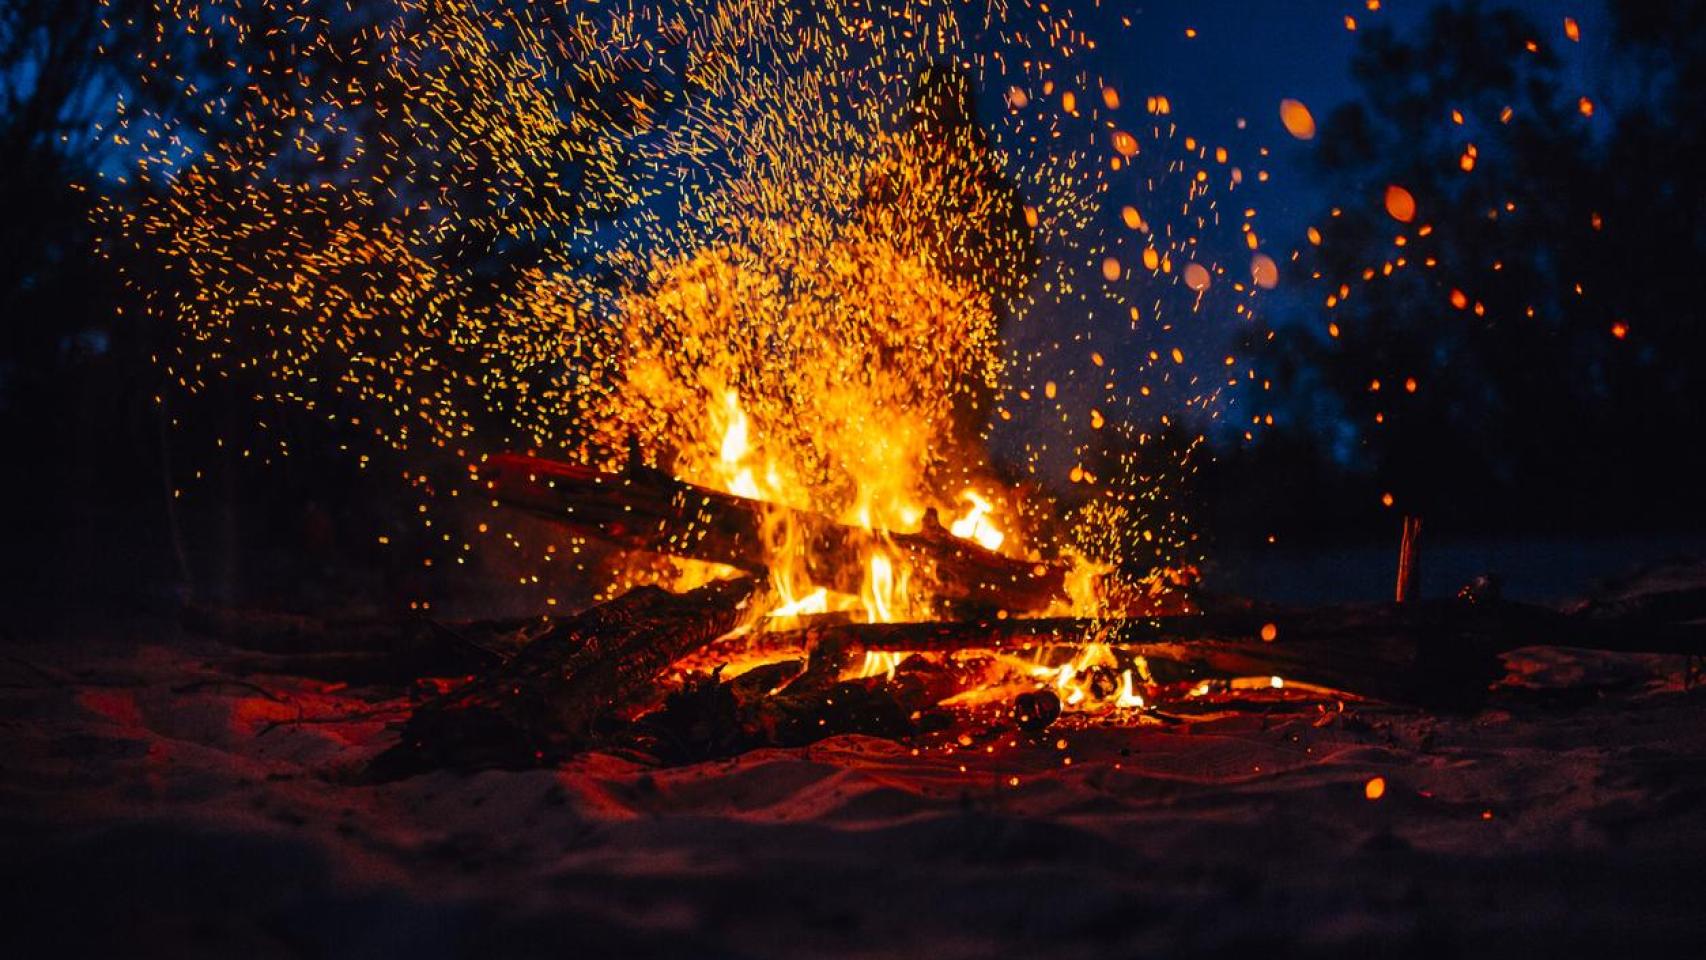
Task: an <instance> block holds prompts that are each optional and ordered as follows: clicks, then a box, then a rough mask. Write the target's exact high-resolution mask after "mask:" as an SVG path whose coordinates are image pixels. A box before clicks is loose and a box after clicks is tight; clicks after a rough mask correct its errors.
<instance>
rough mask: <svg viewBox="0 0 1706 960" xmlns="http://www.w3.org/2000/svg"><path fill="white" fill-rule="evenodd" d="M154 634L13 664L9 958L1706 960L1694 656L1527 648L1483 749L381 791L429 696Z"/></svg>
mask: <svg viewBox="0 0 1706 960" xmlns="http://www.w3.org/2000/svg"><path fill="white" fill-rule="evenodd" d="M129 633H130V635H128V636H123V637H120V638H118V639H114V640H112V641H109V642H107V643H104V644H99V645H97V644H89V643H79V644H76V645H74V646H73V645H66V644H64V643H57V644H46V643H29V642H17V643H12V644H8V645H6V646H4V647H3V648H0V730H3V743H0V748H3V749H0V888H3V889H0V896H3V902H4V903H5V905H6V908H7V911H8V912H11V913H12V914H13V918H12V919H10V920H8V921H6V922H5V923H4V925H3V927H0V954H3V955H6V956H37V955H47V954H49V953H51V954H53V955H58V956H99V955H112V956H172V957H187V956H210V957H244V958H251V960H258V958H266V957H290V956H354V957H360V956H376V957H378V956H408V957H414V958H431V957H454V956H479V957H488V956H552V957H598V956H613V957H615V956H620V957H653V956H656V957H887V956H918V957H932V958H957V957H995V956H1015V957H1044V956H1046V957H1060V958H1075V957H1087V958H1088V957H1094V958H1110V957H1146V956H1154V957H1185V956H1222V957H1234V956H1236V957H1256V956H1262V957H1273V956H1290V955H1311V956H1356V957H1369V956H1415V957H1422V956H1427V957H1440V956H1458V955H1486V956H1500V957H1518V956H1577V955H1582V956H1586V955H1593V956H1598V957H1622V956H1637V955H1644V954H1648V953H1658V952H1659V951H1661V950H1663V951H1664V952H1665V953H1666V955H1700V954H1699V953H1698V952H1697V951H1702V950H1706V941H1703V939H1702V935H1703V934H1706V910H1702V909H1701V907H1702V894H1701V890H1702V889H1706V888H1703V887H1702V885H1701V880H1702V879H1703V875H1706V767H1703V766H1702V764H1701V762H1700V760H1701V757H1702V755H1703V753H1706V694H1702V693H1700V692H1698V691H1689V690H1685V689H1684V688H1683V684H1682V679H1683V678H1682V670H1683V664H1682V663H1681V661H1680V659H1679V658H1675V657H1671V658H1662V657H1627V656H1622V657H1620V656H1611V655H1600V654H1588V653H1579V652H1564V651H1548V650H1530V651H1524V652H1522V653H1520V654H1518V655H1515V656H1514V657H1513V658H1512V660H1511V665H1512V677H1511V679H1510V680H1508V681H1507V684H1509V685H1510V689H1507V690H1504V691H1503V692H1501V693H1499V694H1497V695H1496V696H1495V697H1494V699H1493V701H1492V703H1491V704H1490V705H1489V706H1488V707H1487V708H1486V709H1484V710H1483V711H1481V712H1480V713H1478V714H1476V715H1473V716H1456V717H1438V716H1432V715H1427V714H1422V713H1416V712H1408V711H1398V710H1393V709H1389V708H1383V707H1376V706H1370V705H1365V706H1350V707H1348V708H1347V709H1345V710H1344V711H1343V712H1340V711H1338V710H1336V709H1332V708H1325V709H1324V708H1323V707H1321V706H1318V705H1313V704H1305V705H1298V704H1267V705H1260V706H1253V707H1248V708H1245V709H1242V710H1239V711H1235V712H1230V713H1223V714H1221V715H1218V716H1211V717H1202V718H1196V719H1192V720H1190V721H1188V722H1183V723H1176V724H1169V725H1150V726H1140V727H1135V728H1134V727H1124V728H1108V727H1090V728H1085V729H1055V730H1051V731H1048V733H1047V734H1046V735H1044V736H1042V737H1039V738H1035V739H1030V738H1026V739H1017V738H1015V736H1014V735H1013V734H1011V733H1008V734H1005V735H1001V736H996V737H987V736H985V737H972V738H968V739H970V740H971V745H970V746H962V745H960V743H959V742H958V740H957V739H947V740H946V741H932V742H930V743H925V744H920V745H901V744H896V743H892V742H887V741H881V740H874V739H867V738H851V737H844V738H837V739H833V740H828V741H825V742H823V743H820V744H818V745H816V746H814V747H811V748H809V749H802V750H773V751H760V752H756V753H751V754H748V755H746V756H743V757H740V758H738V759H735V760H730V761H726V762H713V763H705V764H700V765H696V766H689V767H679V768H673V769H662V768H653V767H648V766H646V765H644V764H642V763H639V762H636V761H633V760H629V759H622V758H618V757H611V756H588V757H584V758H582V759H580V760H578V761H576V762H575V763H573V764H572V765H569V766H567V767H564V768H562V769H556V770H536V771H529V772H498V771H493V772H485V773H480V774H476V775H467V776H463V775H453V774H448V773H445V774H434V775H429V776H421V777H416V778H414V779H410V780H405V781H402V782H397V783H392V784H386V785H381V786H367V785H358V784H356V783H355V782H354V781H353V778H352V777H351V773H352V771H354V770H356V769H358V768H359V767H360V765H361V763H362V762H363V761H364V760H365V759H367V758H368V757H371V756H372V755H373V754H374V753H376V752H377V751H378V750H380V749H382V748H384V747H385V746H387V745H389V744H390V743H392V742H394V740H395V737H396V734H395V732H394V730H391V729H389V728H388V726H387V722H386V721H387V719H388V718H394V717H395V716H396V715H397V714H396V708H397V707H398V705H399V704H398V701H397V700H396V699H395V694H394V692H392V693H382V692H380V691H377V690H362V689H350V688H342V689H339V688H335V687H331V686H327V685H324V684H317V683H313V682H309V681H304V680H301V679H288V678H279V677H249V678H247V681H248V682H244V681H238V680H235V679H233V677H232V676H231V675H230V674H229V673H227V672H225V671H224V670H222V669H221V665H222V664H228V663H229V661H230V659H231V657H232V656H233V652H232V651H230V650H228V649H226V648H223V647H220V646H217V645H214V644H211V643H210V642H208V641H198V640H194V639H190V638H184V637H181V636H178V635H176V632H175V631H173V630H170V629H168V628H165V627H147V626H135V627H132V628H131V629H130V632H129ZM251 683H252V684H254V685H250V684H251ZM386 697H391V698H392V699H389V700H387V699H386ZM368 714H372V716H366V715H368ZM351 716H354V717H355V719H343V720H338V721H336V722H298V721H301V720H304V719H307V720H324V719H325V718H328V717H345V718H349V717H351ZM281 721H287V722H284V723H281ZM1069 761H1070V762H1069ZM1374 777H1381V778H1384V781H1385V785H1386V790H1385V794H1384V796H1382V797H1381V798H1379V799H1378V800H1370V799H1368V798H1367V797H1366V795H1365V794H1366V784H1367V782H1368V781H1369V780H1370V779H1371V778H1374ZM7 940H13V941H16V943H15V944H14V945H13V946H12V947H8V946H7V944H6V941H7Z"/></svg>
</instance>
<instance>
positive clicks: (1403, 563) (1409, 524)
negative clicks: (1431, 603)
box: [1396, 517, 1422, 603]
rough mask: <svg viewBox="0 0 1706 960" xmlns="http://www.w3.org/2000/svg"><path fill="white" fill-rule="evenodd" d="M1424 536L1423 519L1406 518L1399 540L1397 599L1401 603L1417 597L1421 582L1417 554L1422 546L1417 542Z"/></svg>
mask: <svg viewBox="0 0 1706 960" xmlns="http://www.w3.org/2000/svg"><path fill="white" fill-rule="evenodd" d="M1421 536H1422V518H1421V517H1405V518H1404V529H1403V532H1402V533H1401V534H1400V535H1399V539H1398V589H1397V595H1396V599H1397V601H1398V602H1399V603H1404V602H1406V601H1408V600H1413V599H1415V597H1416V594H1417V591H1418V589H1419V586H1418V585H1419V584H1420V582H1421V579H1420V574H1419V573H1418V571H1417V569H1416V561H1417V553H1418V551H1419V550H1420V546H1419V545H1418V543H1417V541H1419V540H1420V539H1421Z"/></svg>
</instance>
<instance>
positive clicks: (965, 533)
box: [948, 490, 1007, 550]
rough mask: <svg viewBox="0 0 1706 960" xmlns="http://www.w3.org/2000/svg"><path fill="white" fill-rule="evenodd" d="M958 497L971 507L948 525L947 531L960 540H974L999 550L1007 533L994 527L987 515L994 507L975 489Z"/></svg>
mask: <svg viewBox="0 0 1706 960" xmlns="http://www.w3.org/2000/svg"><path fill="white" fill-rule="evenodd" d="M960 499H962V500H965V501H967V502H968V503H970V504H971V507H970V508H969V509H968V510H967V511H966V515H965V516H963V517H961V518H960V519H958V520H955V521H954V522H953V523H952V524H951V525H949V527H948V532H950V533H952V534H953V535H954V536H956V537H959V538H960V539H961V540H972V541H975V542H976V543H977V544H978V545H979V546H981V547H983V548H984V549H985V550H999V549H1001V544H1002V542H1003V541H1005V540H1006V539H1007V535H1006V534H1005V533H1002V532H1001V531H1000V530H999V529H997V528H996V526H995V524H994V522H992V521H991V520H990V519H989V515H990V514H991V513H993V512H994V510H995V507H994V505H993V504H991V503H990V502H989V501H988V500H985V499H984V498H983V497H981V496H979V495H978V493H977V491H976V490H967V491H965V492H964V493H962V494H960Z"/></svg>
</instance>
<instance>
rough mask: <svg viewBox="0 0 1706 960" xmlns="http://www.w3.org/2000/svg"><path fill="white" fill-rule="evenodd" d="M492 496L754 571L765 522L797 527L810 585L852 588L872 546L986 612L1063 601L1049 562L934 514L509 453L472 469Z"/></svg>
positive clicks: (631, 544) (581, 526)
mask: <svg viewBox="0 0 1706 960" xmlns="http://www.w3.org/2000/svg"><path fill="white" fill-rule="evenodd" d="M478 470H479V476H480V478H481V479H482V480H483V481H485V483H486V487H487V489H488V490H489V491H490V492H491V495H492V497H493V499H495V500H497V501H498V502H501V503H505V504H508V505H510V506H513V507H517V508H519V509H522V510H526V511H528V512H530V513H534V514H537V515H539V516H541V517H544V518H546V519H548V520H550V521H552V522H553V523H557V524H560V525H562V526H564V527H566V528H568V529H570V530H572V531H574V532H576V533H579V534H581V535H583V536H589V537H596V538H598V539H602V540H606V541H609V542H611V543H615V544H618V545H620V546H624V547H627V548H629V549H634V550H645V551H649V552H653V553H662V554H668V555H671V556H678V557H687V558H691V559H695V560H706V561H710V562H713V563H724V564H728V565H730V566H734V567H738V568H740V569H742V570H745V571H748V572H750V573H760V572H762V571H763V570H764V568H765V564H766V562H767V556H766V547H765V537H764V531H765V530H766V529H767V525H770V526H771V527H772V528H773V526H774V525H776V524H782V523H785V524H791V525H793V526H794V529H796V530H798V531H800V532H801V533H803V539H804V542H805V543H806V549H805V562H806V567H807V575H808V576H809V577H810V578H811V580H812V582H813V583H816V584H819V585H821V586H826V587H829V588H830V589H833V590H837V591H840V592H844V593H857V592H858V591H859V588H860V585H861V584H862V583H863V581H864V577H865V573H866V566H867V564H868V563H869V557H870V554H871V552H872V551H873V550H875V549H889V550H893V551H897V552H899V553H900V554H901V555H902V556H904V557H906V558H907V559H909V560H911V561H912V562H913V563H914V564H915V565H916V566H917V567H918V568H919V569H922V570H924V571H926V572H927V574H928V575H930V576H931V577H933V582H934V586H935V588H936V592H937V595H938V596H940V597H941V598H943V599H944V600H948V601H963V602H967V603H970V604H973V605H977V606H982V607H984V608H985V609H987V610H989V611H991V612H993V611H994V610H997V609H1002V610H1011V611H1016V612H1017V611H1025V610H1038V609H1041V608H1043V607H1045V606H1047V605H1048V603H1049V602H1050V601H1051V600H1054V599H1057V598H1062V597H1064V589H1065V587H1064V584H1065V571H1064V568H1062V567H1060V566H1059V565H1056V564H1047V563H1032V562H1029V561H1025V560H1017V559H1014V558H1011V557H1005V556H1002V555H1001V554H998V553H995V552H993V551H990V550H985V549H984V548H983V547H981V546H979V545H978V544H976V543H973V542H971V541H969V540H962V539H960V538H959V537H956V536H953V535H952V534H950V533H948V532H947V531H946V530H945V529H943V528H942V526H941V524H940V522H939V521H937V519H936V517H935V514H934V512H931V513H929V514H927V515H926V517H925V522H924V526H923V529H921V530H919V531H918V532H917V533H894V532H887V531H881V530H876V531H873V530H865V529H863V528H860V527H855V526H850V525H847V524H842V523H836V522H835V521H833V520H830V519H828V518H827V517H823V516H820V515H818V514H814V513H810V512H808V511H803V510H796V509H793V508H790V507H785V506H781V505H778V504H771V503H765V502H762V501H758V500H749V499H747V498H745V497H737V496H733V495H731V494H727V493H722V492H721V491H717V490H711V489H709V488H706V487H700V486H695V485H693V484H690V483H684V482H682V481H680V480H677V479H675V478H674V477H671V476H669V475H668V474H666V473H663V472H661V471H658V470H652V469H649V468H646V467H640V466H631V467H629V468H628V469H627V470H625V471H623V472H622V473H605V472H603V471H600V470H597V469H594V468H592V467H586V466H581V465H579V464H572V463H559V462H556V461H552V460H543V459H540V458H538V457H528V456H521V455H519V454H500V455H498V456H494V457H491V458H489V459H488V460H487V461H486V462H484V463H482V464H480V465H479V467H478Z"/></svg>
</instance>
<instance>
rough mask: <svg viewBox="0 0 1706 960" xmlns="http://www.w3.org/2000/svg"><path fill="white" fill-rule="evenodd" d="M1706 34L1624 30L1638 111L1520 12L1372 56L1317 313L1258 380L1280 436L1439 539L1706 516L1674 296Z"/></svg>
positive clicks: (1685, 344)
mask: <svg viewBox="0 0 1706 960" xmlns="http://www.w3.org/2000/svg"><path fill="white" fill-rule="evenodd" d="M1637 8H1638V9H1637ZM1700 9H1701V4H1699V3H1687V4H1680V5H1675V6H1674V7H1672V6H1668V5H1667V7H1666V12H1665V13H1663V14H1659V13H1654V12H1653V11H1652V8H1651V7H1650V6H1649V5H1639V4H1633V3H1622V4H1619V5H1618V6H1617V18H1616V20H1617V22H1618V23H1619V32H1618V41H1619V43H1620V44H1621V47H1622V50H1623V51H1624V52H1627V53H1630V54H1634V55H1633V56H1630V58H1629V61H1630V62H1631V63H1633V64H1637V65H1638V66H1637V69H1638V71H1639V73H1640V78H1639V80H1638V81H1637V83H1636V86H1637V87H1638V88H1640V89H1641V90H1643V91H1652V90H1658V91H1659V92H1657V93H1647V92H1643V93H1642V94H1640V95H1638V96H1637V97H1636V98H1635V100H1634V102H1633V103H1632V104H1631V105H1629V106H1628V107H1627V109H1618V108H1617V105H1608V104H1605V103H1601V102H1598V101H1597V100H1596V99H1595V97H1596V96H1597V94H1594V93H1592V92H1588V91H1580V90H1576V89H1573V88H1572V87H1570V83H1571V80H1570V79H1569V78H1568V75H1567V72H1566V71H1565V70H1564V69H1563V66H1562V64H1563V60H1562V57H1563V56H1564V55H1565V53H1567V51H1561V50H1560V48H1562V47H1567V46H1568V45H1569V44H1568V41H1567V40H1566V39H1565V38H1564V37H1563V36H1561V35H1560V32H1559V30H1558V28H1557V27H1556V26H1555V25H1554V26H1552V27H1551V28H1550V29H1542V28H1541V27H1539V26H1538V25H1536V24H1535V23H1533V22H1531V21H1529V20H1528V19H1527V18H1525V17H1523V16H1521V15H1519V14H1516V13H1513V12H1511V11H1508V10H1487V9H1484V8H1482V7H1481V6H1480V5H1478V4H1476V3H1454V4H1448V5H1441V6H1439V7H1437V8H1435V9H1434V10H1433V11H1432V12H1431V14H1430V15H1429V17H1428V19H1427V21H1426V23H1425V25H1424V26H1423V27H1422V28H1421V29H1420V30H1417V31H1414V32H1412V33H1410V34H1408V35H1404V36H1400V35H1399V34H1397V33H1395V32H1393V31H1392V30H1391V29H1389V28H1388V29H1377V30H1371V31H1368V32H1367V33H1365V34H1364V35H1363V36H1362V39H1361V41H1360V45H1359V48H1358V50H1357V53H1356V55H1355V58H1354V61H1353V64H1352V72H1353V76H1354V77H1355V79H1356V82H1357V85H1358V89H1359V91H1360V96H1359V98H1358V99H1357V100H1356V101H1354V102H1352V103H1349V104H1347V105H1345V106H1343V107H1342V108H1340V109H1338V110H1336V111H1335V112H1334V113H1333V114H1332V115H1331V116H1330V117H1329V118H1328V120H1327V121H1326V123H1325V124H1324V125H1323V129H1322V133H1321V137H1320V141H1319V143H1320V146H1319V148H1318V152H1317V154H1316V157H1315V162H1316V167H1317V171H1318V175H1319V176H1320V178H1321V179H1322V181H1323V182H1324V183H1325V184H1326V185H1328V186H1329V187H1330V189H1331V191H1332V195H1333V196H1334V197H1335V198H1336V202H1335V205H1334V206H1333V207H1332V208H1331V209H1329V210H1326V211H1323V212H1322V214H1321V216H1320V217H1319V218H1318V220H1317V222H1316V225H1315V227H1314V228H1312V229H1313V231H1314V235H1313V236H1312V240H1315V241H1317V242H1316V244H1315V245H1313V246H1311V247H1310V248H1308V250H1307V251H1306V254H1305V257H1304V260H1303V263H1304V265H1305V266H1306V268H1307V270H1308V273H1309V275H1310V276H1311V278H1312V282H1311V285H1310V292H1311V295H1312V296H1314V297H1317V298H1319V299H1317V300H1315V302H1314V304H1313V305H1311V307H1310V315H1309V316H1307V317H1305V318H1304V319H1303V320H1302V321H1301V322H1300V323H1298V324H1296V325H1294V326H1293V327H1292V328H1290V329H1284V330H1281V331H1279V335H1278V336H1276V337H1275V338H1274V339H1273V341H1272V343H1273V347H1272V349H1271V350H1270V353H1269V356H1268V363H1269V365H1270V369H1271V370H1273V371H1274V372H1275V374H1276V377H1278V378H1279V379H1280V380H1281V381H1282V382H1283V383H1284V384H1286V385H1287V387H1288V388H1289V390H1290V392H1291V395H1292V397H1293V402H1294V407H1293V409H1292V410H1291V411H1290V427H1291V429H1293V430H1299V431H1303V432H1309V433H1313V434H1315V435H1316V436H1317V437H1318V438H1320V439H1321V443H1320V444H1319V448H1321V449H1326V448H1330V447H1332V446H1333V445H1334V444H1337V446H1338V452H1339V454H1340V456H1341V457H1342V459H1343V460H1344V462H1345V464H1346V465H1347V466H1348V468H1349V469H1351V470H1353V471H1357V470H1366V471H1368V472H1370V473H1371V475H1372V477H1373V486H1374V489H1378V490H1379V491H1381V492H1385V493H1391V494H1392V495H1393V497H1394V504H1395V505H1396V506H1397V507H1398V508H1399V509H1401V510H1405V511H1413V512H1421V513H1426V514H1429V515H1435V516H1440V517H1442V518H1445V522H1446V523H1447V524H1451V523H1453V522H1461V523H1462V524H1463V525H1464V526H1470V527H1476V528H1486V527H1487V526H1489V525H1510V524H1513V523H1515V524H1522V523H1533V524H1538V525H1543V526H1544V525H1549V524H1551V523H1553V522H1554V521H1558V522H1570V523H1576V524H1581V523H1592V522H1597V521H1605V522H1609V521H1612V520H1627V519H1630V518H1632V517H1633V516H1634V515H1636V514H1640V513H1647V514H1648V516H1649V517H1650V518H1656V517H1660V516H1667V515H1669V514H1670V513H1671V512H1673V511H1676V510H1683V511H1692V515H1693V516H1694V517H1695V518H1699V517H1700V516H1701V511H1700V509H1699V507H1698V506H1697V505H1695V500H1696V498H1694V497H1693V496H1692V495H1690V494H1688V493H1687V491H1688V490H1690V489H1692V486H1693V485H1694V484H1696V483H1697V482H1698V479H1697V478H1698V475H1699V469H1700V467H1701V465H1702V463H1703V460H1702V455H1701V452H1700V448H1699V444H1698V443H1696V442H1694V441H1693V439H1692V438H1693V437H1697V436H1698V435H1699V427H1700V424H1701V421H1700V413H1699V411H1700V410H1701V409H1702V403H1701V401H1702V400H1703V399H1706V397H1703V383H1702V380H1701V378H1700V376H1699V374H1698V372H1697V369H1698V359H1699V357H1700V356H1701V354H1702V348H1703V347H1706V329H1703V328H1702V327H1701V325H1700V324H1699V322H1698V320H1697V313H1696V308H1695V306H1694V302H1693V298H1692V297H1691V295H1690V292H1689V291H1688V290H1687V289H1686V281H1682V280H1680V279H1679V278H1685V277H1688V276H1689V275H1690V272H1691V271H1692V270H1693V269H1695V264H1696V263H1698V262H1699V258H1700V256H1701V254H1702V252H1703V243H1702V237H1703V235H1702V232H1701V227H1700V217H1699V205H1700V198H1701V191H1700V189H1699V187H1698V185H1697V183H1696V181H1695V179H1694V177H1693V176H1692V175H1691V174H1690V173H1688V171H1687V169H1686V168H1687V166H1688V165H1689V162H1690V160H1691V159H1692V157H1693V156H1695V155H1696V154H1695V153H1693V152H1692V151H1690V150H1689V149H1688V145H1689V144H1691V143H1692V144H1695V145H1698V142H1699V136H1700V118H1701V114H1700V112H1699V110H1698V106H1699V104H1698V98H1699V85H1698V83H1693V84H1692V85H1691V84H1690V79H1691V78H1692V79H1697V78H1698V71H1699V69H1700V62H1701V60H1700V56H1699V49H1700V42H1699V40H1698V39H1697V33H1698V30H1695V31H1694V32H1692V33H1690V32H1688V30H1687V29H1685V27H1687V25H1688V24H1690V23H1694V24H1696V25H1697V23H1698V18H1699V16H1700ZM1690 18H1693V19H1690ZM1678 37H1683V38H1686V39H1678ZM1659 78H1669V80H1668V82H1666V83H1664V84H1660V83H1659V82H1658V80H1659ZM1691 101H1692V102H1691ZM1608 107H1609V109H1608ZM1690 111H1692V112H1690ZM1679 148H1680V149H1679ZM1672 464H1676V465H1677V466H1681V467H1682V469H1681V470H1680V471H1678V470H1676V469H1674V468H1673V467H1672ZM1366 495H1367V496H1370V497H1372V496H1374V495H1375V494H1374V493H1373V492H1372V491H1368V492H1366Z"/></svg>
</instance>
